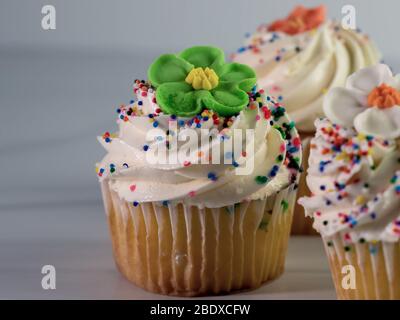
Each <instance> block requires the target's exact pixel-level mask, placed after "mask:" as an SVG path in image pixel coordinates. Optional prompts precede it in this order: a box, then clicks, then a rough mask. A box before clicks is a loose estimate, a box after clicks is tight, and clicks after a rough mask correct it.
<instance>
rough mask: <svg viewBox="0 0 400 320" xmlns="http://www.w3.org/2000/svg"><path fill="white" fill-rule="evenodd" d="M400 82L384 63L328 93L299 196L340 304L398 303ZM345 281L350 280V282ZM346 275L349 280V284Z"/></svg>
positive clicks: (399, 292)
mask: <svg viewBox="0 0 400 320" xmlns="http://www.w3.org/2000/svg"><path fill="white" fill-rule="evenodd" d="M399 79H400V78H399V77H394V76H393V75H392V73H391V71H390V69H389V68H388V67H387V66H386V65H383V64H378V65H375V66H373V67H368V68H365V69H362V70H360V71H358V72H356V73H354V74H353V75H351V76H350V77H349V78H348V80H347V82H346V87H345V88H343V87H338V88H335V89H332V90H330V91H329V93H328V94H327V95H326V98H325V100H324V111H325V114H326V115H327V118H324V119H319V120H317V121H316V128H317V132H316V135H315V137H314V138H313V139H312V140H311V155H310V158H309V169H308V172H307V184H308V187H309V188H310V190H311V192H312V196H310V197H304V198H301V199H299V202H300V204H301V205H303V206H304V208H305V211H306V213H307V214H308V215H311V216H312V217H313V218H314V227H315V229H316V230H317V231H318V232H319V233H320V234H321V236H322V240H323V242H324V244H325V249H326V253H327V257H328V259H329V264H330V268H331V271H332V276H333V281H334V283H335V287H336V292H337V296H338V298H339V299H400V242H399V240H400V143H399V141H400V140H399V139H400V91H399V90H400V80H399ZM346 276H347V278H345V277H346ZM344 278H345V279H344Z"/></svg>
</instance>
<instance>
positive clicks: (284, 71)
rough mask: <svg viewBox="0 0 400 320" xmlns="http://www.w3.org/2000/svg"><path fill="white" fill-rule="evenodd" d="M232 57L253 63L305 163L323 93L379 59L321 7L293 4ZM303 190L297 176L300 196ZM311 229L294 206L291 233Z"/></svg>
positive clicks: (361, 37)
mask: <svg viewBox="0 0 400 320" xmlns="http://www.w3.org/2000/svg"><path fill="white" fill-rule="evenodd" d="M233 60H234V61H236V62H239V63H245V64H247V65H249V66H250V67H252V68H253V69H254V70H255V71H256V74H257V78H258V85H259V86H260V87H261V88H263V89H264V90H265V91H266V92H267V93H268V94H271V95H272V96H274V97H276V98H277V99H278V101H281V102H282V103H283V104H284V105H285V108H286V109H287V112H288V113H289V115H290V117H291V118H292V120H293V121H295V123H296V127H297V129H298V130H299V132H300V135H301V137H302V141H303V150H304V154H303V163H305V164H307V158H308V155H309V141H310V138H311V137H312V136H313V135H314V132H315V127H314V121H315V119H317V118H319V117H321V116H323V115H324V113H323V109H322V102H323V97H324V95H325V93H326V92H327V91H328V90H329V89H330V88H333V87H337V86H343V85H344V84H345V80H346V78H347V77H348V76H349V75H350V74H352V73H354V72H355V71H357V70H359V69H361V68H363V67H366V66H370V65H374V64H376V63H378V62H379V60H380V54H379V52H378V50H377V49H376V47H375V45H374V44H373V42H371V40H370V39H369V38H368V36H366V35H364V34H362V33H361V32H360V31H359V30H350V29H347V30H346V29H344V28H343V27H342V26H341V24H340V23H339V22H335V21H333V20H327V19H326V8H325V7H324V6H320V7H317V8H312V9H306V8H304V7H303V6H297V7H296V8H295V9H294V10H293V11H292V12H291V13H290V15H289V16H288V17H287V18H284V19H281V20H277V21H275V22H272V23H270V24H264V25H261V26H260V27H258V29H257V31H256V32H255V33H254V34H253V35H251V36H250V37H249V39H247V40H246V44H245V46H243V47H241V48H240V49H239V50H238V52H237V53H235V54H234V55H233ZM304 169H305V170H306V169H307V168H306V167H305V168H304ZM308 192H309V191H308V190H307V187H306V184H305V180H304V178H302V179H301V180H300V186H299V196H300V195H307V194H308ZM312 230H313V229H312V227H311V220H308V219H307V220H305V219H304V212H303V210H302V208H301V207H297V208H296V209H295V216H294V221H293V229H292V232H293V233H294V234H309V233H310V232H311V233H312Z"/></svg>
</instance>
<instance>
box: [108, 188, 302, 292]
mask: <svg viewBox="0 0 400 320" xmlns="http://www.w3.org/2000/svg"><path fill="white" fill-rule="evenodd" d="M102 191H103V198H104V203H105V208H106V212H107V216H108V222H109V229H110V234H111V239H112V244H113V252H114V258H115V261H116V264H117V267H118V269H119V270H120V272H121V273H122V274H123V275H124V276H125V277H126V278H127V279H128V280H130V281H131V282H133V283H135V284H136V285H137V286H139V287H142V288H144V289H146V290H148V291H152V292H155V293H160V294H167V295H176V296H200V295H211V294H226V293H229V292H232V291H237V290H249V289H254V288H257V287H259V286H260V285H261V284H262V283H264V282H266V281H269V280H273V279H275V278H277V277H278V276H280V275H281V274H282V272H283V270H284V264H285V256H286V251H287V244H288V238H289V233H290V226H291V221H292V217H293V206H294V201H295V198H296V191H295V190H294V188H293V185H292V186H290V187H289V188H287V189H285V190H282V191H281V192H279V193H277V194H276V195H274V196H271V197H268V198H267V199H264V200H253V201H249V202H243V203H240V204H237V205H234V206H229V207H223V208H217V209H210V208H197V207H193V206H187V205H183V204H178V205H176V206H172V205H167V206H162V205H159V204H158V203H141V204H139V205H137V206H134V205H133V204H131V203H128V202H126V201H123V200H121V199H120V198H119V196H118V194H117V193H116V192H114V191H112V190H110V189H109V187H108V183H107V182H102Z"/></svg>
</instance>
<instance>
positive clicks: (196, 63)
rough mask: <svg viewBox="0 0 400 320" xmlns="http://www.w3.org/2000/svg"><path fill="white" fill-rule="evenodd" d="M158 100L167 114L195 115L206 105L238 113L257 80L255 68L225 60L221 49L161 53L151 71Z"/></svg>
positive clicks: (227, 114) (222, 110)
mask: <svg viewBox="0 0 400 320" xmlns="http://www.w3.org/2000/svg"><path fill="white" fill-rule="evenodd" d="M148 77H149V80H150V82H151V84H152V85H153V86H154V87H156V88H157V90H156V99H157V103H158V105H159V106H160V108H161V110H162V111H163V112H165V113H167V114H174V115H178V116H182V117H192V116H195V115H197V114H199V113H200V112H201V111H202V110H203V109H204V108H207V109H211V110H213V111H215V112H217V113H218V114H219V115H220V116H224V117H227V116H232V115H235V114H237V113H239V112H240V111H241V110H242V109H243V108H244V107H245V106H246V105H247V104H248V103H249V97H248V95H247V93H246V92H247V91H250V90H251V89H252V88H253V86H254V85H255V83H256V75H255V72H254V71H253V69H251V68H250V67H248V66H246V65H243V64H239V63H225V58H224V53H223V52H222V50H220V49H218V48H213V47H192V48H189V49H186V50H184V51H182V52H181V53H180V54H176V55H175V54H165V55H162V56H160V57H159V58H158V59H157V60H156V61H154V62H153V64H152V65H151V66H150V68H149V70H148Z"/></svg>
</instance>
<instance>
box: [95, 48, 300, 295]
mask: <svg viewBox="0 0 400 320" xmlns="http://www.w3.org/2000/svg"><path fill="white" fill-rule="evenodd" d="M148 76H149V82H145V81H139V80H137V81H136V82H135V85H134V92H135V94H136V100H135V101H131V104H130V105H126V106H121V107H120V108H119V109H118V124H119V131H118V132H117V133H115V134H110V133H108V132H107V133H106V134H104V135H103V136H102V137H100V138H99V140H100V142H101V143H102V145H103V146H104V147H105V149H106V150H107V152H108V153H107V155H106V156H105V157H104V159H103V160H102V161H101V162H100V163H99V164H98V166H97V172H98V175H99V178H100V182H101V187H102V192H103V199H104V204H105V208H106V212H107V215H108V221H109V226H110V232H111V237H112V242H113V250H114V256H115V260H116V264H117V266H118V268H119V270H120V271H121V272H122V274H124V275H125V277H127V278H128V279H129V280H131V281H132V282H134V283H135V284H137V285H139V286H141V287H143V288H145V289H147V290H150V291H153V292H158V293H163V294H171V295H184V296H193V295H205V294H219V293H226V292H230V291H232V290H241V289H251V288H256V287H258V286H259V285H260V284H261V283H263V282H265V281H267V280H271V279H274V278H276V277H277V276H279V275H280V274H281V273H282V272H283V268H284V261H285V253H286V247H287V241H288V237H289V231H290V225H291V220H292V213H293V206H294V202H295V198H296V191H297V190H296V189H297V184H296V182H297V178H298V170H299V168H300V161H301V146H300V139H299V136H298V134H297V132H296V129H295V128H294V124H293V122H291V121H290V120H289V119H288V117H287V115H286V113H285V111H284V108H282V106H281V105H280V103H279V102H277V101H274V100H273V99H272V98H271V97H266V96H265V95H264V94H263V90H260V91H257V90H256V87H255V82H256V79H255V74H254V71H253V70H252V69H251V68H249V67H247V66H244V65H241V64H238V63H225V61H224V54H223V52H222V51H221V50H219V49H217V48H213V47H193V48H189V49H186V50H184V51H182V52H181V53H179V54H177V55H174V54H168V55H162V56H161V57H159V58H158V59H157V60H156V61H155V62H154V63H153V64H152V65H151V66H150V68H149V72H148ZM171 128H175V129H171ZM154 129H157V130H158V131H157V132H158V134H157V136H156V139H155V140H154V141H150V142H149V141H148V134H149V132H153V131H152V130H154ZM202 129H211V130H213V132H214V133H215V138H216V139H210V140H208V139H207V141H208V143H206V144H205V145H204V144H203V143H199V142H200V141H198V140H195V141H194V143H193V144H192V145H190V146H189V147H190V148H189V150H190V152H189V158H188V160H186V161H183V162H180V161H178V162H166V163H161V162H157V161H156V162H152V161H149V158H148V154H149V153H151V152H153V151H154V149H160V147H161V146H164V147H165V149H166V150H167V154H168V156H169V155H170V154H173V152H175V151H177V150H178V149H179V148H181V147H182V144H183V143H182V142H176V143H175V144H174V139H176V138H177V137H179V134H180V133H181V132H184V130H187V131H188V132H189V131H190V130H191V131H190V132H191V133H193V132H194V133H197V134H199V133H200V132H201V130H202ZM235 129H238V130H239V131H240V132H242V133H243V135H242V136H241V137H240V138H237V137H236V136H235V134H234V131H235ZM247 129H251V130H253V133H254V136H253V137H252V138H250V139H244V138H245V132H247V131H246V130H247ZM182 130H183V131H182ZM198 136H200V135H198ZM238 139H239V140H238ZM177 140H178V141H179V139H177ZM227 140H233V141H232V142H233V144H234V145H235V143H237V142H238V143H239V144H241V145H242V146H244V147H245V148H243V151H242V152H240V153H237V152H236V150H233V149H232V150H229V148H228V150H227V149H226V148H223V147H224V146H225V145H224V142H225V141H227ZM202 142H204V141H202ZM247 145H253V146H254V152H250V153H247V151H246V150H248V149H247ZM199 146H201V148H200V147H199ZM213 146H214V147H215V146H217V148H218V149H220V150H223V152H221V154H220V157H221V159H220V160H222V161H220V162H219V164H215V163H214V160H215V159H212V157H214V154H212V153H211V152H210V151H211V147H213ZM154 154H155V155H156V153H154ZM155 158H156V160H160V159H159V158H157V155H156V156H155ZM153 159H154V158H153ZM207 160H208V161H209V162H208V163H207ZM249 163H253V164H254V166H252V169H251V170H250V171H249V172H248V173H246V174H238V170H240V169H243V168H245V167H246V166H247V165H248V164H249Z"/></svg>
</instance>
